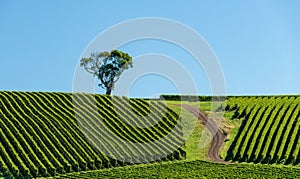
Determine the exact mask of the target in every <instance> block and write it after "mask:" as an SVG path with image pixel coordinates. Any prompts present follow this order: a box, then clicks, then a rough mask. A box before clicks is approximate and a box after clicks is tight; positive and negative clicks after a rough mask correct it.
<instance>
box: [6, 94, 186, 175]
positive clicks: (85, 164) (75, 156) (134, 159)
mask: <svg viewBox="0 0 300 179" xmlns="http://www.w3.org/2000/svg"><path fill="white" fill-rule="evenodd" d="M154 123H155V125H151V124H154ZM147 126H151V127H147ZM181 128H182V126H181V123H180V118H179V116H178V114H177V113H175V112H173V111H172V110H170V109H169V108H168V107H166V106H165V105H164V103H162V102H160V101H151V102H150V101H146V100H142V99H128V98H125V97H122V98H121V97H109V96H105V95H89V94H81V93H78V94H75V95H72V94H69V93H56V92H52V93H47V92H0V170H1V172H2V175H3V176H14V177H40V176H43V177H47V176H55V175H58V174H63V173H69V172H79V171H87V170H95V169H103V168H110V167H116V166H125V165H131V164H134V163H144V162H147V161H156V160H159V158H162V159H160V160H163V161H169V160H179V159H183V158H185V155H186V154H185V150H184V146H183V145H182V143H183V138H182V131H181ZM171 131H172V132H173V135H172V136H171V137H168V138H166V137H165V136H167V135H168V134H169V133H170V132H171ZM174 131H175V132H174ZM112 136H114V137H112ZM158 139H164V140H158ZM152 141H160V142H156V143H154V142H152ZM128 143H129V144H132V145H127V144H128ZM147 143H153V145H148V146H146V147H145V145H140V146H139V145H137V146H139V148H137V147H136V148H135V146H136V145H133V144H147ZM115 146H117V147H115ZM178 146H179V148H178ZM173 151H174V152H173ZM120 156H122V157H123V159H124V160H123V161H122V160H116V158H118V157H120ZM118 159H119V158H118Z"/></svg>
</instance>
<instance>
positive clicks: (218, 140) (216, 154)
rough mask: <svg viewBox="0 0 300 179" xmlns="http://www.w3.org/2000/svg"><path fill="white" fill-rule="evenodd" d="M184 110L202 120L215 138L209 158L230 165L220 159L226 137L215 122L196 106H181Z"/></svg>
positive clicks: (209, 151)
mask: <svg viewBox="0 0 300 179" xmlns="http://www.w3.org/2000/svg"><path fill="white" fill-rule="evenodd" d="M181 106H182V107H183V108H185V109H186V110H188V111H190V112H191V113H192V114H194V115H195V116H197V117H198V119H200V120H201V122H202V124H203V125H204V126H205V127H206V128H207V129H208V130H209V132H210V133H211V134H212V136H213V140H212V143H211V146H210V148H209V150H208V157H209V159H210V160H211V161H213V162H222V163H228V162H226V161H224V160H222V159H221V158H220V149H221V147H222V146H223V143H224V139H225V136H224V135H223V133H222V132H221V131H220V130H219V127H218V126H217V125H216V123H215V122H214V121H213V120H210V119H209V118H208V117H207V116H205V115H204V114H203V113H202V112H200V110H198V109H197V108H196V107H194V106H190V105H187V104H181Z"/></svg>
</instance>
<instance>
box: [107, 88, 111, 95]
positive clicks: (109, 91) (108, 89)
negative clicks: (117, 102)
mask: <svg viewBox="0 0 300 179" xmlns="http://www.w3.org/2000/svg"><path fill="white" fill-rule="evenodd" d="M111 91H112V86H109V87H107V88H106V94H107V95H110V94H111Z"/></svg>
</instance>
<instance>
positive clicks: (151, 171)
mask: <svg viewBox="0 0 300 179" xmlns="http://www.w3.org/2000/svg"><path fill="white" fill-rule="evenodd" d="M299 177H300V169H299V168H294V167H283V166H274V165H259V164H256V165H254V164H227V165H226V164H216V163H210V162H205V161H199V160H196V161H189V162H183V161H182V162H167V163H161V164H159V163H156V164H147V165H136V166H126V167H118V168H111V169H104V170H98V171H89V172H80V173H71V174H66V175H60V176H57V177H55V178H70V179H72V178H74V179H75V178H86V179H88V178H272V179H275V178H299Z"/></svg>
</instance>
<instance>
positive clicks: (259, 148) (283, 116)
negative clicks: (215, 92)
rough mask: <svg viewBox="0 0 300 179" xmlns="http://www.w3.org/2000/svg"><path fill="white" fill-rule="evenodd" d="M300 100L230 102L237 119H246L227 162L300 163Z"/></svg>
mask: <svg viewBox="0 0 300 179" xmlns="http://www.w3.org/2000/svg"><path fill="white" fill-rule="evenodd" d="M299 104H300V97H298V96H265V97H236V98H234V97H232V98H230V99H229V100H227V102H226V108H225V109H226V110H227V112H231V113H232V119H233V120H243V121H242V125H241V127H240V129H239V131H238V134H237V136H236V137H235V139H234V141H233V142H232V143H231V146H230V148H229V150H228V151H227V156H226V160H232V161H239V162H254V163H278V164H279V163H280V164H294V165H295V164H299V163H300V140H299V137H300V130H299V127H300V118H299V117H300V116H299V115H300V106H299Z"/></svg>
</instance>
